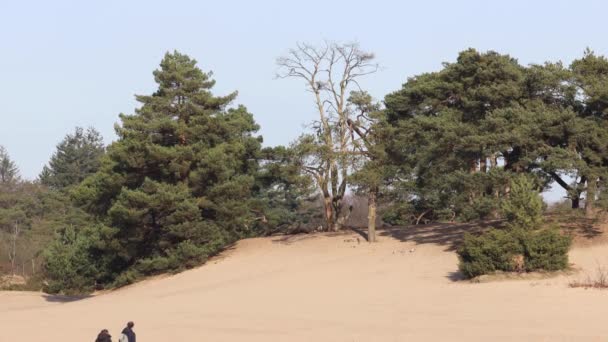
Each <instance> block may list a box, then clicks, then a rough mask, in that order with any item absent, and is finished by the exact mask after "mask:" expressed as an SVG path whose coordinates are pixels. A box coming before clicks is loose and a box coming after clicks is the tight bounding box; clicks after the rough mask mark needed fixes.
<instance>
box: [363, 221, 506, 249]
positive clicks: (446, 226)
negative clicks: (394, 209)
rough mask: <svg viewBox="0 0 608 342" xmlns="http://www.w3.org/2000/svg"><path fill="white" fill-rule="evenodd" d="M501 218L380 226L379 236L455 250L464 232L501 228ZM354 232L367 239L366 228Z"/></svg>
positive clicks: (474, 232)
mask: <svg viewBox="0 0 608 342" xmlns="http://www.w3.org/2000/svg"><path fill="white" fill-rule="evenodd" d="M502 225H503V222H502V221H500V220H495V221H484V222H478V223H462V224H457V223H433V224H425V225H415V226H399V227H383V228H379V229H378V231H377V234H378V235H379V236H388V237H392V238H394V239H397V240H399V241H402V242H407V241H413V242H415V243H416V244H427V243H430V244H435V245H439V246H445V247H446V250H448V251H455V250H456V249H458V247H459V246H460V244H461V243H462V239H463V236H464V233H473V234H476V233H480V232H482V231H484V230H487V229H489V228H500V227H501V226H502ZM352 230H353V231H354V232H356V233H357V234H359V235H361V236H362V237H363V238H365V239H367V231H366V230H365V228H352Z"/></svg>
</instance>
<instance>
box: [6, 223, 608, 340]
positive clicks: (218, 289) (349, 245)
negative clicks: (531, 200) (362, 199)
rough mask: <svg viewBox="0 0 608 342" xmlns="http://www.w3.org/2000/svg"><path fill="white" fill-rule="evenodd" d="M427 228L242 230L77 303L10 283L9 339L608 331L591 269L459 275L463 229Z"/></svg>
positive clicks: (579, 252) (591, 250)
mask: <svg viewBox="0 0 608 342" xmlns="http://www.w3.org/2000/svg"><path fill="white" fill-rule="evenodd" d="M428 229H429V230H428V231H425V230H418V231H415V233H412V232H408V231H393V232H391V233H388V232H386V233H384V234H383V235H384V236H381V240H380V242H379V243H377V244H374V245H368V244H367V243H365V242H363V240H361V241H360V243H358V242H357V235H355V234H349V235H337V236H327V235H315V236H297V237H290V238H286V239H285V238H283V239H281V238H265V239H250V240H244V241H241V242H240V243H238V245H237V246H236V248H234V249H233V250H231V251H228V252H227V253H225V256H224V257H222V258H219V259H217V260H214V261H213V262H210V263H209V264H207V265H205V266H203V267H201V268H199V269H196V270H192V271H189V272H185V273H182V274H179V275H176V276H172V277H165V278H162V279H155V280H149V281H146V282H143V283H140V284H137V285H135V286H132V287H129V288H126V289H123V290H120V291H115V292H111V293H108V294H104V295H100V296H96V297H93V298H89V299H84V300H79V301H73V302H63V299H62V298H55V297H44V296H41V295H40V294H32V293H7V292H4V293H2V292H0V326H1V331H0V341H2V342H4V341H6V342H8V341H17V340H19V341H93V340H94V337H95V334H96V333H97V332H98V331H99V330H100V329H102V328H108V329H110V331H111V333H113V334H114V335H115V337H116V335H117V334H118V331H119V330H120V328H122V325H123V324H124V322H126V321H127V320H134V321H135V322H136V332H137V334H138V338H139V341H140V342H161V341H162V342H166V341H594V340H595V341H600V340H602V341H604V340H606V336H608V324H606V320H607V319H608V318H607V314H608V291H598V290H584V289H571V288H568V286H567V284H568V282H569V281H570V280H572V279H573V278H577V277H582V274H578V275H571V276H559V277H556V278H551V279H541V280H518V281H502V282H489V283H480V284H471V283H468V282H461V281H454V278H455V276H456V275H455V273H454V272H455V270H456V263H457V258H456V255H455V254H454V253H453V252H451V251H450V248H451V247H452V243H453V241H452V240H451V239H450V237H453V236H456V235H457V233H458V232H454V231H451V230H450V229H443V228H442V229H438V228H428ZM412 249H414V250H413V251H410V250H412ZM571 261H572V262H573V263H575V264H576V266H577V267H581V268H583V269H584V270H589V271H592V270H593V269H594V268H595V267H596V263H597V262H600V263H603V264H606V265H608V245H600V246H592V247H586V248H575V249H574V250H573V251H572V252H571ZM584 270H583V271H582V272H583V273H584V272H585V271H584Z"/></svg>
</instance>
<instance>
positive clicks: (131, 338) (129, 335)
mask: <svg viewBox="0 0 608 342" xmlns="http://www.w3.org/2000/svg"><path fill="white" fill-rule="evenodd" d="M122 333H123V334H125V335H127V338H128V339H129V342H135V332H133V329H131V328H129V327H126V328H124V329H122Z"/></svg>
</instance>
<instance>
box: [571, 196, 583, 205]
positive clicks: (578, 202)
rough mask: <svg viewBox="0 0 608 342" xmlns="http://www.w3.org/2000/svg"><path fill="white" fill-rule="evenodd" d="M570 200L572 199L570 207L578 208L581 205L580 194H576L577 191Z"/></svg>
mask: <svg viewBox="0 0 608 342" xmlns="http://www.w3.org/2000/svg"><path fill="white" fill-rule="evenodd" d="M571 200H572V209H578V208H580V205H581V197H580V194H578V193H577V194H575V195H574V196H572V198H571Z"/></svg>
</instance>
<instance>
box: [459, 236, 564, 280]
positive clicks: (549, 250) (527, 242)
mask: <svg viewBox="0 0 608 342" xmlns="http://www.w3.org/2000/svg"><path fill="white" fill-rule="evenodd" d="M570 244H571V239H570V237H568V236H562V235H561V234H560V233H559V231H558V230H557V229H543V230H540V231H526V230H523V229H508V230H496V229H491V230H489V231H487V232H485V233H483V234H482V235H480V236H473V235H471V234H465V238H464V242H463V244H462V247H461V248H460V249H459V250H458V255H459V259H460V264H459V269H460V272H462V274H463V275H464V276H465V277H466V278H474V277H477V276H480V275H483V274H489V273H493V272H496V271H504V272H513V271H523V270H525V271H528V272H530V271H539V270H544V271H557V270H561V269H565V268H566V267H568V249H569V248H570Z"/></svg>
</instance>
